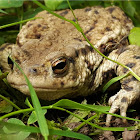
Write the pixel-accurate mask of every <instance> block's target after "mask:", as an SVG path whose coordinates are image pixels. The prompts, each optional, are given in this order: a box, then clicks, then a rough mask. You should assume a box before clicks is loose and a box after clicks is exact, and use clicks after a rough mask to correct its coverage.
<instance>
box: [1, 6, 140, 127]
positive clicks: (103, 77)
mask: <svg viewBox="0 0 140 140" xmlns="http://www.w3.org/2000/svg"><path fill="white" fill-rule="evenodd" d="M74 13H75V14H76V17H77V19H78V22H79V24H80V26H81V27H82V28H83V30H84V33H85V35H86V36H87V38H88V39H89V40H90V42H91V43H92V44H93V45H94V46H95V47H96V48H98V49H99V50H100V51H101V52H102V53H104V54H106V55H107V56H108V57H109V58H111V59H113V60H117V61H119V62H121V63H123V64H126V65H127V66H128V67H130V68H132V69H133V70H134V71H135V72H136V73H137V74H140V72H139V69H140V68H139V67H140V64H139V63H140V62H139V59H140V56H139V54H140V53H138V52H140V49H139V47H137V46H132V45H131V46H128V41H127V38H125V37H126V36H127V35H128V34H129V31H130V29H132V28H133V24H132V22H131V20H130V19H129V18H128V17H126V15H125V14H124V13H123V11H121V10H120V9H119V8H118V7H108V8H102V7H91V8H89V7H88V8H85V9H76V10H74ZM57 14H60V15H62V16H64V17H65V18H68V19H71V20H73V21H75V19H74V17H73V15H72V13H71V11H70V10H63V11H58V12H57ZM37 17H42V18H40V19H36V20H34V21H30V22H28V23H27V24H26V25H25V26H23V28H22V29H21V31H20V33H19V35H18V37H17V44H16V45H14V49H13V50H12V57H13V58H15V60H16V62H17V63H18V64H19V65H20V67H21V68H22V69H23V71H24V73H25V74H26V75H27V76H28V78H29V80H30V81H31V83H32V85H33V87H34V88H35V90H36V92H37V95H38V97H39V98H42V99H44V100H55V99H58V98H62V97H68V98H71V97H76V96H87V95H90V94H92V93H94V92H95V90H96V89H97V88H99V87H100V85H102V84H103V83H105V82H106V81H107V80H108V79H109V78H111V77H112V76H113V75H114V74H113V73H115V74H116V75H123V74H124V73H126V72H128V71H127V70H126V69H124V68H122V67H120V66H118V65H117V64H115V63H113V62H111V61H109V60H106V59H104V58H103V57H102V56H100V55H99V54H98V53H97V52H95V50H93V49H92V48H91V46H90V45H89V44H88V43H87V42H86V41H85V39H84V38H83V36H82V35H81V33H80V32H78V31H77V29H76V28H75V27H74V26H73V25H72V24H71V23H68V22H66V21H63V20H61V19H58V18H57V17H55V16H53V15H51V14H49V13H48V12H46V11H43V12H41V13H39V14H38V15H37ZM1 52H2V51H1ZM1 52H0V53H1ZM7 79H8V81H9V83H10V84H11V86H13V87H14V88H17V89H19V90H20V91H22V92H23V93H24V94H27V95H29V94H30V93H29V90H28V87H27V84H26V82H25V80H24V77H23V75H22V74H21V72H20V71H19V70H18V69H17V68H16V67H15V66H14V68H13V69H12V70H11V71H10V73H9V75H8V77H7ZM121 83H122V89H121V90H120V91H119V92H118V93H117V94H116V95H114V96H113V97H111V98H110V100H109V104H110V105H111V109H110V113H114V112H116V111H117V110H118V109H120V112H121V115H123V116H126V110H127V108H128V106H129V105H130V104H132V103H134V101H136V99H138V98H139V95H140V93H139V91H140V89H139V88H140V83H139V82H138V81H137V80H136V79H135V78H133V77H132V76H129V77H127V78H124V79H123V80H122V81H121ZM110 120H111V116H110V115H108V116H107V121H106V124H107V125H109V124H110Z"/></svg>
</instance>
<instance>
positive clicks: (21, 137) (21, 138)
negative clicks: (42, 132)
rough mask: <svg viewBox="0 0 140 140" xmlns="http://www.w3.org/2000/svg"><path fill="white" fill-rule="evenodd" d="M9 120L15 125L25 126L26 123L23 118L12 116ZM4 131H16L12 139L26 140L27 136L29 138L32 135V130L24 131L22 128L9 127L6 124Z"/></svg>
mask: <svg viewBox="0 0 140 140" xmlns="http://www.w3.org/2000/svg"><path fill="white" fill-rule="evenodd" d="M7 122H8V123H12V124H13V127H14V126H15V125H16V124H18V125H22V126H25V124H24V123H23V122H22V121H21V120H18V119H16V118H11V119H9V120H8V121H7ZM3 131H4V132H5V133H6V134H12V133H14V135H12V139H14V140H24V139H25V138H27V137H28V136H29V135H30V132H23V131H20V130H14V129H9V128H7V127H6V126H4V127H3Z"/></svg>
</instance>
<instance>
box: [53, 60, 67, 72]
mask: <svg viewBox="0 0 140 140" xmlns="http://www.w3.org/2000/svg"><path fill="white" fill-rule="evenodd" d="M67 69H68V63H67V59H66V58H59V59H57V60H55V61H53V63H52V70H53V72H54V74H64V73H65V72H66V70H67Z"/></svg>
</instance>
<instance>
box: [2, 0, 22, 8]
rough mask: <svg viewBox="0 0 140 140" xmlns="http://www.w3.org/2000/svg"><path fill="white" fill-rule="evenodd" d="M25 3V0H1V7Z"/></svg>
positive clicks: (18, 5) (17, 5)
mask: <svg viewBox="0 0 140 140" xmlns="http://www.w3.org/2000/svg"><path fill="white" fill-rule="evenodd" d="M22 5H23V0H0V9H3V8H11V7H20V6H22Z"/></svg>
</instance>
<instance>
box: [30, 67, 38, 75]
mask: <svg viewBox="0 0 140 140" xmlns="http://www.w3.org/2000/svg"><path fill="white" fill-rule="evenodd" d="M29 72H30V73H34V74H35V73H37V69H36V68H31V69H29Z"/></svg>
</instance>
